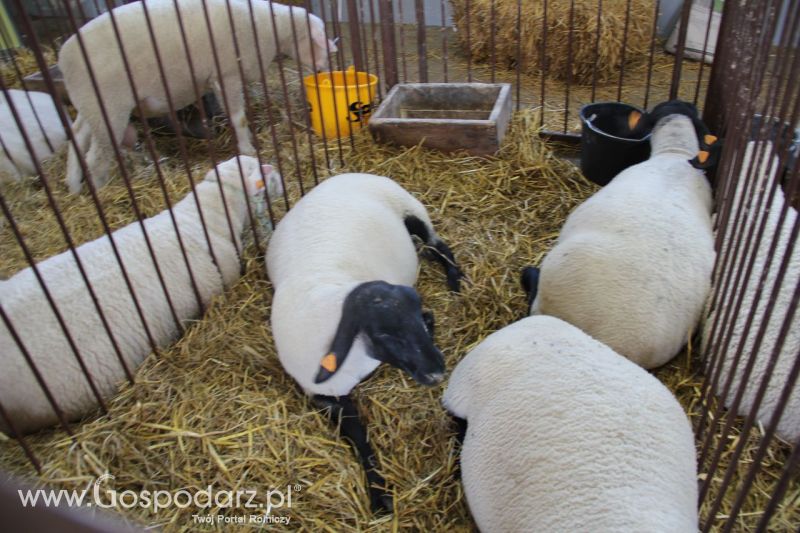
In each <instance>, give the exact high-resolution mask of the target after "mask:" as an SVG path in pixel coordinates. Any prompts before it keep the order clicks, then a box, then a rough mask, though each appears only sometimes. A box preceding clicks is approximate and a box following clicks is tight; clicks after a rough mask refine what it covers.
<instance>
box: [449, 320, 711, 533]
mask: <svg viewBox="0 0 800 533" xmlns="http://www.w3.org/2000/svg"><path fill="white" fill-rule="evenodd" d="M443 403H444V406H445V407H446V408H447V410H448V411H449V412H450V413H452V414H453V415H455V416H456V417H458V418H460V419H464V420H466V434H465V437H464V442H463V447H462V450H461V472H462V474H461V476H462V480H463V483H464V493H465V494H466V497H467V503H468V504H469V508H470V511H471V513H472V516H473V517H474V518H475V522H476V523H477V524H478V527H479V528H480V529H481V531H513V532H526V531H596V532H600V531H608V532H611V531H674V532H686V531H697V481H696V467H695V462H696V459H695V448H694V436H693V434H692V428H691V426H690V425H689V421H688V420H687V418H686V414H685V413H684V412H683V408H681V406H680V404H679V403H678V402H677V400H675V397H674V396H673V395H672V393H671V392H670V391H669V390H668V389H667V388H666V387H665V386H664V385H662V384H661V382H659V381H658V380H657V379H656V378H654V377H653V376H651V375H650V374H648V373H647V372H646V371H645V370H643V369H641V368H639V367H637V366H636V365H635V364H633V363H631V362H630V361H627V360H626V359H625V358H623V357H620V356H619V355H618V354H616V353H614V352H613V351H612V350H611V349H609V348H608V347H606V346H605V345H603V344H601V343H599V342H597V341H596V340H594V339H592V338H591V337H589V336H588V335H586V334H585V333H583V332H582V331H580V330H579V329H578V328H576V327H574V326H571V325H569V324H567V323H566V322H563V321H561V320H559V319H557V318H553V317H546V316H536V317H528V318H525V319H523V320H520V321H519V322H515V323H514V324H511V325H510V326H507V327H505V328H503V329H501V330H500V331H498V332H496V333H493V334H492V335H490V336H489V337H487V338H486V339H485V340H484V341H483V342H481V343H480V344H479V345H478V346H477V347H476V348H474V349H473V350H472V351H471V352H470V353H469V354H467V356H466V357H464V359H462V360H461V362H460V363H459V364H458V366H457V367H456V368H455V370H453V374H452V376H451V377H450V382H449V383H448V385H447V390H446V391H445V393H444V398H443Z"/></svg>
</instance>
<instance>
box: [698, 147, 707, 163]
mask: <svg viewBox="0 0 800 533" xmlns="http://www.w3.org/2000/svg"><path fill="white" fill-rule="evenodd" d="M697 160H698V161H700V163H705V162H706V161H708V152H706V151H705V150H701V151H700V152H698V153H697Z"/></svg>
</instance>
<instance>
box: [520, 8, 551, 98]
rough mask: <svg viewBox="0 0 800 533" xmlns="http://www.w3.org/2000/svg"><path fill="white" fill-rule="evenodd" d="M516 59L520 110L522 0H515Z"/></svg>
mask: <svg viewBox="0 0 800 533" xmlns="http://www.w3.org/2000/svg"><path fill="white" fill-rule="evenodd" d="M516 55H517V61H516V63H515V68H516V76H517V111H519V110H520V106H521V105H522V99H521V98H520V95H521V90H522V68H523V65H522V0H517V50H516ZM542 112H544V110H542Z"/></svg>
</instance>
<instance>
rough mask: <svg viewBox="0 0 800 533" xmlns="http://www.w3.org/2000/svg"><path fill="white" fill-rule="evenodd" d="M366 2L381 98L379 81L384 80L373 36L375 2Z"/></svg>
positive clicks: (380, 92) (379, 92)
mask: <svg viewBox="0 0 800 533" xmlns="http://www.w3.org/2000/svg"><path fill="white" fill-rule="evenodd" d="M367 4H368V5H369V27H370V36H371V38H372V55H373V63H374V64H375V73H376V74H377V76H378V80H380V81H379V82H378V98H380V99H381V100H382V99H383V89H382V88H381V87H382V86H383V85H382V83H381V82H383V81H385V80H384V79H383V76H382V75H381V62H380V61H379V60H378V41H377V39H376V38H375V27H376V26H377V24H375V3H374V2H373V0H367Z"/></svg>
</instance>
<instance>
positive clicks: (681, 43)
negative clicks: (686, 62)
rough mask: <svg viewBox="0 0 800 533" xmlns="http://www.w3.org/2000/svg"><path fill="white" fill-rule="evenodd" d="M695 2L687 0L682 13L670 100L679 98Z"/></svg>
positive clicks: (670, 87)
mask: <svg viewBox="0 0 800 533" xmlns="http://www.w3.org/2000/svg"><path fill="white" fill-rule="evenodd" d="M693 3H694V2H693V0H685V1H684V3H683V10H682V11H681V22H680V30H678V44H677V48H676V49H675V61H674V63H673V65H672V82H671V83H670V86H669V99H670V100H675V99H676V98H678V90H679V89H680V86H681V68H682V67H683V54H684V51H685V49H686V35H687V33H688V31H689V15H690V14H691V12H692V4H693Z"/></svg>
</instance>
